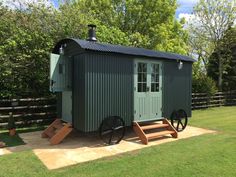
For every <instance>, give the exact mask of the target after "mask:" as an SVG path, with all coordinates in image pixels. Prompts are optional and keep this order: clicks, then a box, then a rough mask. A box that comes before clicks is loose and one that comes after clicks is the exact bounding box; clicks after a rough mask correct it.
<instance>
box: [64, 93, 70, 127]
mask: <svg viewBox="0 0 236 177" xmlns="http://www.w3.org/2000/svg"><path fill="white" fill-rule="evenodd" d="M62 120H64V121H66V122H68V123H71V124H72V92H71V91H64V92H62Z"/></svg>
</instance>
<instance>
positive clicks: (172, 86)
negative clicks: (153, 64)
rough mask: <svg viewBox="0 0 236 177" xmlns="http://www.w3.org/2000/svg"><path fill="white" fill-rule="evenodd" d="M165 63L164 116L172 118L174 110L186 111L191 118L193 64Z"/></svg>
mask: <svg viewBox="0 0 236 177" xmlns="http://www.w3.org/2000/svg"><path fill="white" fill-rule="evenodd" d="M177 65H178V63H177V62H166V61H165V62H163V66H164V69H163V73H164V76H163V108H164V109H163V110H164V112H163V116H164V117H167V118H170V115H171V113H172V111H173V110H178V109H184V110H185V111H186V113H187V115H188V117H191V93H192V63H189V62H184V65H183V68H182V69H181V70H178V68H177Z"/></svg>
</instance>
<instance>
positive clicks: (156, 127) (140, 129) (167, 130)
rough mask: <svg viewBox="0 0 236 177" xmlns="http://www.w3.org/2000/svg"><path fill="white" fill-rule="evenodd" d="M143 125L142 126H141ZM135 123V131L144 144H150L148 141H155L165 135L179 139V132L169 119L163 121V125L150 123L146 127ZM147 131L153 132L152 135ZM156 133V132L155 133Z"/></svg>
mask: <svg viewBox="0 0 236 177" xmlns="http://www.w3.org/2000/svg"><path fill="white" fill-rule="evenodd" d="M140 124H141V125H140ZM140 124H139V123H138V122H133V130H134V131H135V133H136V134H137V136H138V137H139V139H140V140H141V142H142V143H143V144H148V141H149V140H151V139H155V138H158V137H161V136H164V135H168V134H170V135H171V136H172V137H173V138H177V137H178V132H177V131H176V130H175V128H174V127H173V126H172V125H171V124H170V122H169V121H168V120H167V119H162V123H156V122H153V123H152V124H151V123H150V122H149V123H148V124H146V125H144V123H140ZM160 128H162V129H160ZM145 130H151V131H152V133H151V132H150V133H147V132H145ZM155 131H156V132H155Z"/></svg>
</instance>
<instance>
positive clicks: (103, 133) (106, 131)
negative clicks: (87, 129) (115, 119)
mask: <svg viewBox="0 0 236 177" xmlns="http://www.w3.org/2000/svg"><path fill="white" fill-rule="evenodd" d="M111 132H112V129H108V130H104V131H103V132H102V135H106V134H109V133H111Z"/></svg>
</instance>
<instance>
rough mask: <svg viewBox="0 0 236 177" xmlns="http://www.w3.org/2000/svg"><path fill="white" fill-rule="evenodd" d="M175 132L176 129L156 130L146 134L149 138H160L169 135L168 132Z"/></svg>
mask: <svg viewBox="0 0 236 177" xmlns="http://www.w3.org/2000/svg"><path fill="white" fill-rule="evenodd" d="M174 133H175V132H174V131H170V130H164V131H161V132H155V133H149V134H146V137H147V138H148V139H155V138H158V137H160V136H164V135H168V134H174Z"/></svg>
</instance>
